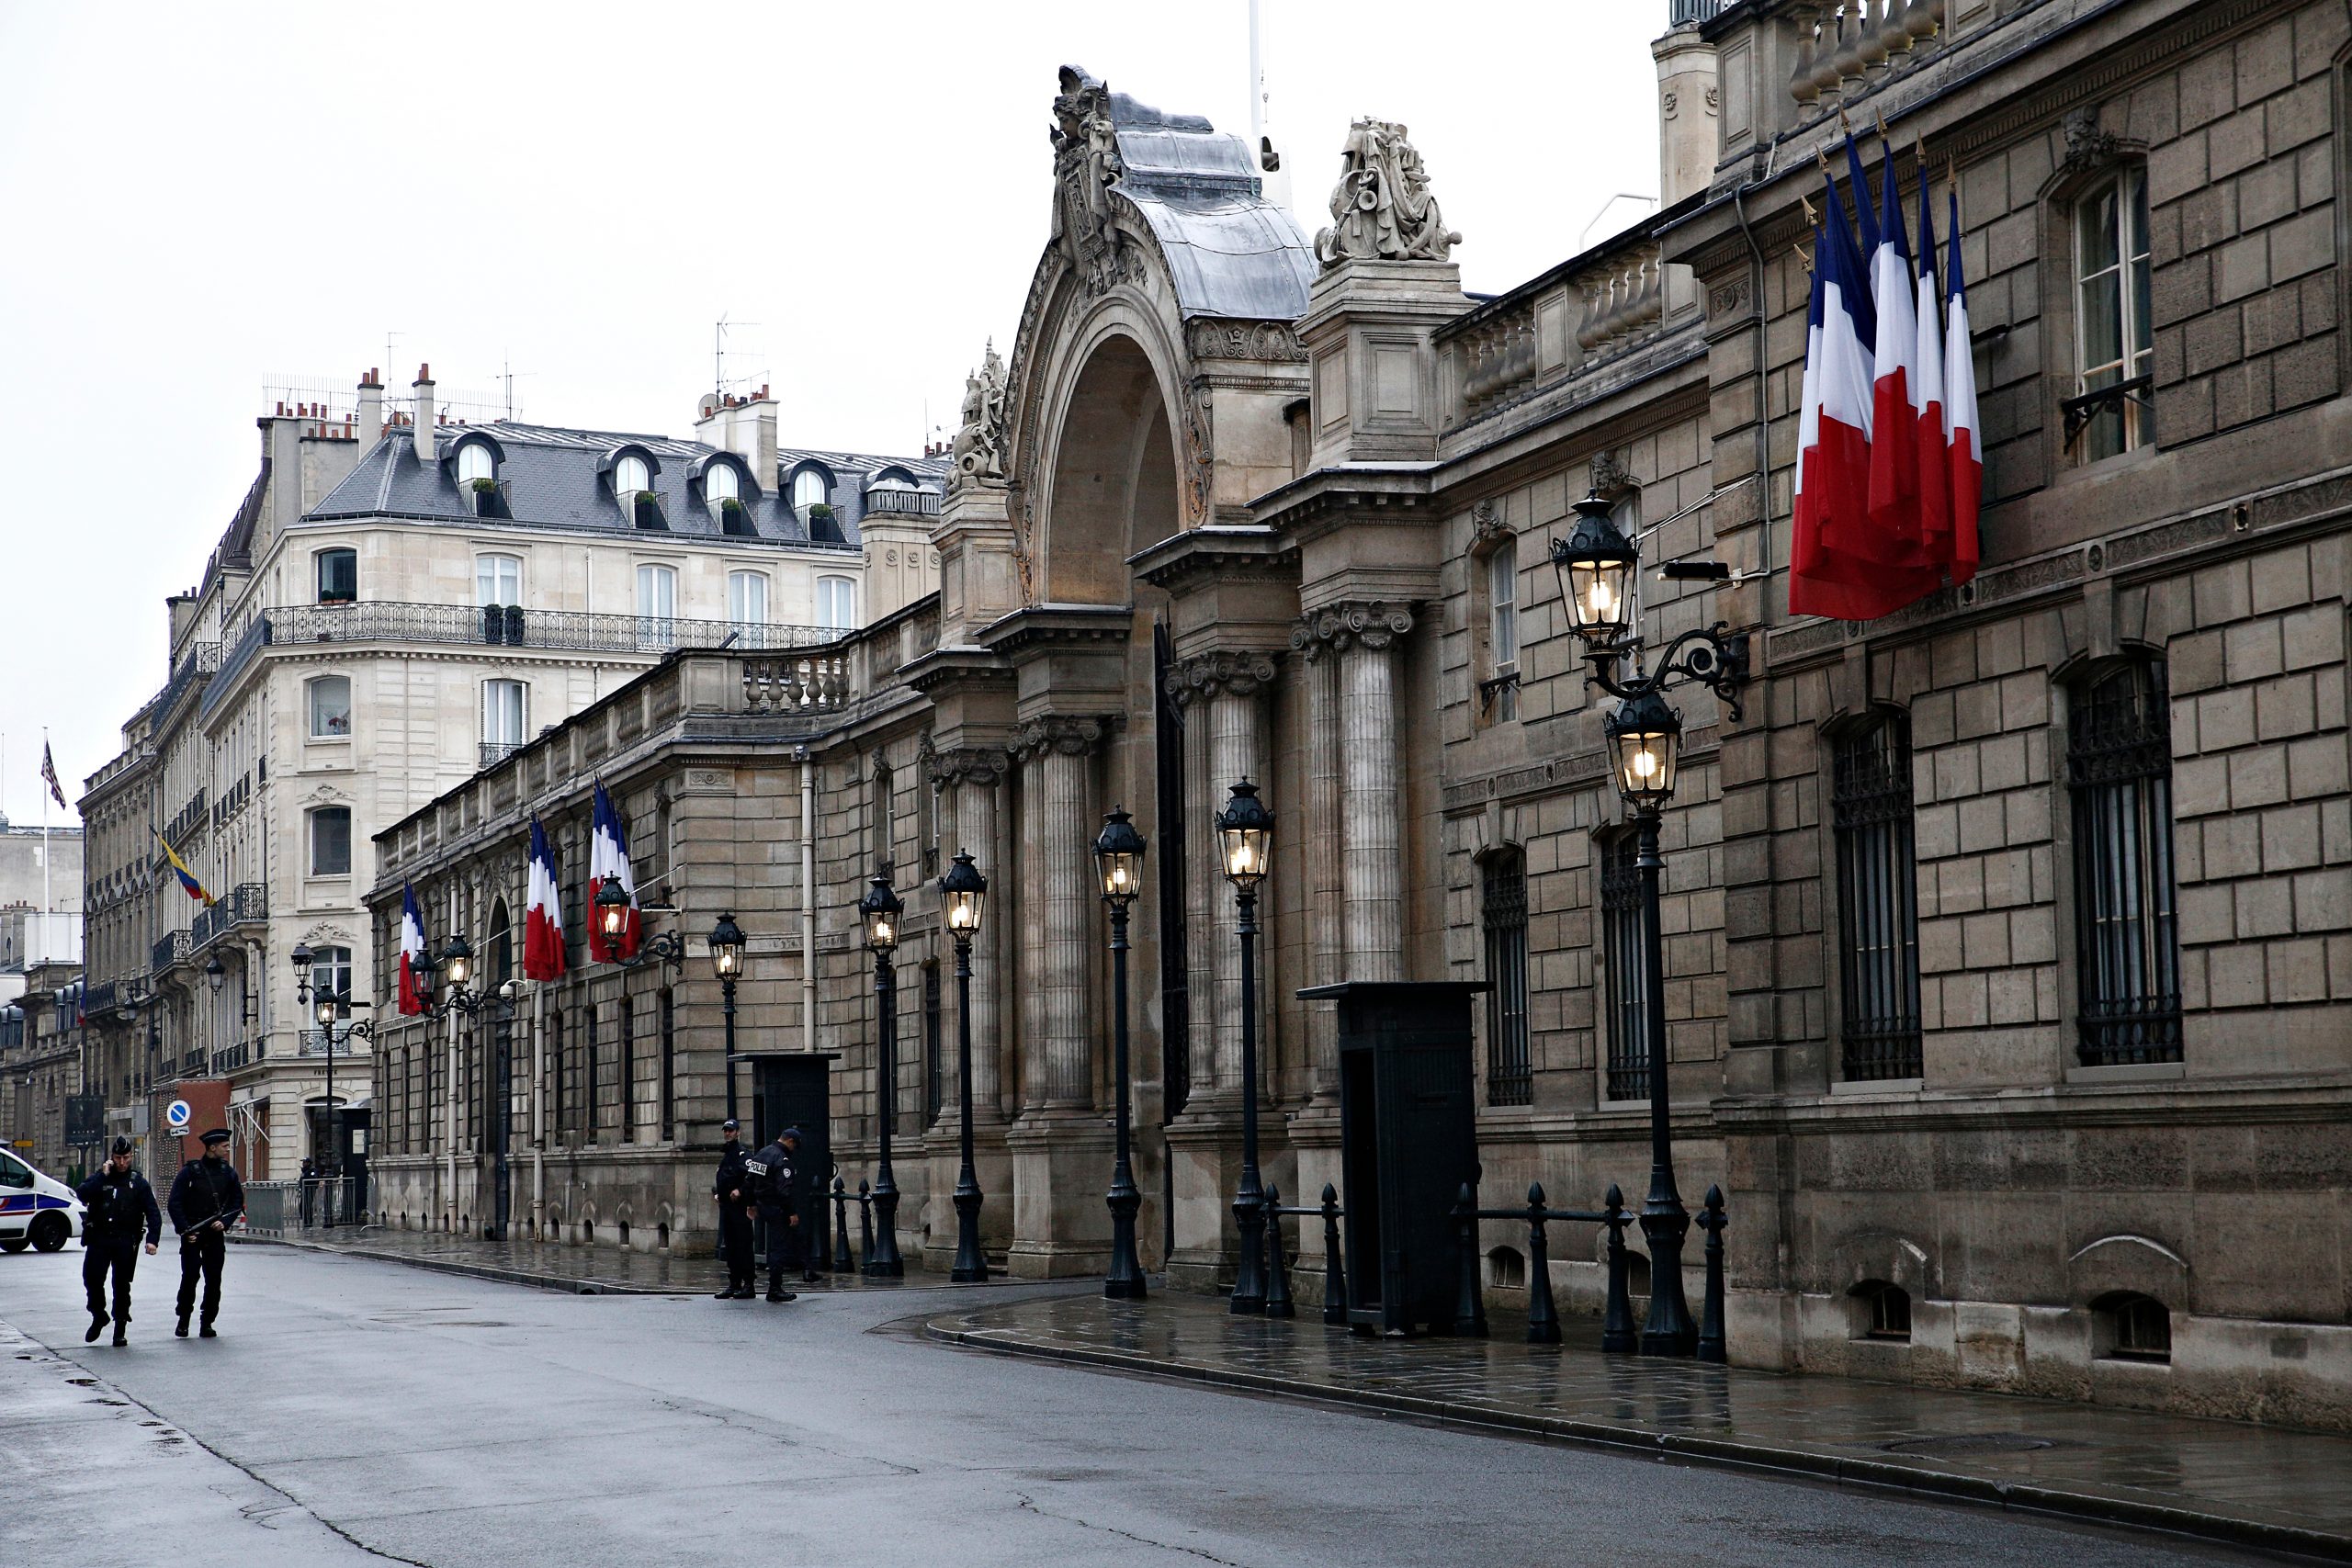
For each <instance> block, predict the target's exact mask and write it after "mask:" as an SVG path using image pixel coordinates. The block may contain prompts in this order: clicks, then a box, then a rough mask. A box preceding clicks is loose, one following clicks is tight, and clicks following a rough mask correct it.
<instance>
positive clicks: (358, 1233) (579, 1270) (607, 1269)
mask: <svg viewBox="0 0 2352 1568" xmlns="http://www.w3.org/2000/svg"><path fill="white" fill-rule="evenodd" d="M232 1239H233V1240H235V1241H237V1242H239V1243H241V1244H243V1245H244V1246H248V1247H298V1248H301V1249H303V1250H306V1251H311V1252H333V1253H340V1254H342V1255H343V1256H345V1257H347V1258H373V1259H376V1260H377V1261H379V1262H384V1263H404V1264H406V1265H408V1266H409V1267H410V1268H412V1269H435V1270H438V1271H439V1272H441V1273H445V1274H463V1275H466V1276H468V1277H469V1278H472V1279H476V1280H497V1281H499V1282H501V1283H503V1284H509V1285H529V1286H531V1287H533V1288H535V1289H537V1290H543V1291H569V1292H571V1293H573V1294H575V1295H582V1296H601V1295H624V1296H677V1295H699V1294H703V1293H706V1292H711V1291H716V1290H718V1288H719V1286H720V1285H722V1284H724V1283H725V1282H726V1269H725V1268H724V1267H723V1266H722V1265H721V1264H720V1263H719V1261H718V1259H717V1258H670V1257H668V1256H667V1255H665V1254H662V1253H658V1252H633V1251H629V1250H628V1249H626V1248H622V1247H571V1246H567V1245H565V1244H564V1243H561V1242H533V1241H488V1240H484V1239H482V1238H481V1237H479V1236H452V1235H442V1234H440V1233H438V1232H435V1231H397V1230H378V1229H374V1228H368V1229H362V1230H345V1229H337V1230H327V1229H323V1228H314V1229H311V1230H307V1231H304V1232H302V1233H300V1235H287V1236H277V1235H249V1234H245V1233H242V1232H241V1233H239V1234H238V1235H235V1236H234V1237H233V1238H232ZM759 1278H760V1281H761V1284H762V1286H763V1288H764V1286H765V1283H766V1280H767V1274H766V1270H765V1269H762V1270H761V1271H760V1275H759ZM996 1282H998V1281H997V1279H996V1278H991V1280H989V1283H991V1284H994V1283H996ZM1021 1282H1022V1283H1034V1282H1035V1281H1029V1280H1024V1281H1021ZM786 1286H787V1288H788V1289H791V1290H795V1291H924V1290H932V1291H936V1290H947V1289H950V1288H953V1289H956V1290H959V1291H966V1290H972V1289H976V1288H977V1287H974V1286H971V1285H951V1281H950V1280H948V1278H947V1276H946V1275H944V1274H933V1273H927V1272H925V1271H924V1270H923V1269H922V1266H921V1264H920V1262H919V1261H918V1260H917V1259H915V1258H909V1259H908V1260H907V1274H906V1278H905V1279H903V1280H867V1279H865V1278H864V1277H862V1276H860V1275H858V1274H855V1273H849V1274H830V1273H828V1274H820V1275H819V1276H818V1278H817V1281H816V1283H814V1284H802V1283H801V1282H800V1281H799V1280H787V1281H786Z"/></svg>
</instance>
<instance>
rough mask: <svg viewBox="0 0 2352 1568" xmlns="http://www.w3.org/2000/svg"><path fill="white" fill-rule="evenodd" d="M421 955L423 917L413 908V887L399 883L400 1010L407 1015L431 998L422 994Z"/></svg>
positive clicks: (422, 1007)
mask: <svg viewBox="0 0 2352 1568" xmlns="http://www.w3.org/2000/svg"><path fill="white" fill-rule="evenodd" d="M423 959H424V915H423V914H421V913H419V912H418V910H417V908H416V889H415V888H413V887H412V886H409V885H408V884H406V883H402V884H401V1012H402V1013H404V1014H407V1015H408V1016H410V1017H414V1016H415V1015H416V1014H418V1013H421V1012H424V1011H426V1010H428V1009H429V1008H431V1006H432V1004H433V998H431V997H429V996H427V995H425V991H424V984H423V980H424V976H421V975H419V974H418V973H417V965H418V964H419V963H420V962H421V961H422V960H423Z"/></svg>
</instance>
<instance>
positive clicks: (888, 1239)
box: [843, 872, 907, 1280]
mask: <svg viewBox="0 0 2352 1568" xmlns="http://www.w3.org/2000/svg"><path fill="white" fill-rule="evenodd" d="M857 912H858V916H859V918H860V919H862V920H863V921H864V923H865V945H866V948H867V949H868V951H870V952H871V953H873V954H874V998H875V1001H876V1005H877V1008H878V1010H879V1011H880V1014H881V1016H880V1018H879V1020H878V1021H877V1027H876V1039H875V1068H874V1073H875V1089H876V1113H877V1114H876V1118H875V1120H876V1122H877V1124H878V1131H877V1137H876V1142H877V1145H878V1146H877V1148H876V1163H875V1170H874V1190H873V1193H872V1196H873V1200H874V1229H875V1233H876V1234H875V1238H874V1242H873V1245H872V1246H871V1247H869V1248H868V1249H867V1252H866V1255H865V1274H866V1277H867V1278H869V1279H876V1280H897V1279H902V1278H904V1277H905V1275H906V1272H907V1264H906V1259H904V1258H901V1257H899V1183H898V1179H897V1178H896V1177H895V1176H894V1175H892V1173H891V1170H890V1128H891V1124H892V1123H893V1122H896V1121H898V1119H899V967H898V964H897V961H896V960H895V959H894V958H893V956H892V955H893V954H894V953H896V952H897V951H898V947H899V917H900V916H901V915H903V914H905V913H906V906H905V905H904V904H903V903H902V902H900V900H899V895H898V894H897V892H896V891H894V890H893V889H892V888H891V886H890V879H889V877H888V876H887V875H885V874H882V873H880V872H876V873H875V875H874V886H871V887H868V888H867V889H866V890H865V897H863V898H860V899H859V900H858V901H857ZM843 1245H844V1246H846V1245H847V1243H846V1242H844V1243H843Z"/></svg>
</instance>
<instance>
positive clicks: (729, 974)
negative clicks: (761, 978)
mask: <svg viewBox="0 0 2352 1568" xmlns="http://www.w3.org/2000/svg"><path fill="white" fill-rule="evenodd" d="M710 966H711V968H712V970H713V971H715V972H716V973H717V974H718V1012H719V1016H720V1017H721V1018H724V1019H725V1020H726V1021H727V1119H728V1120H729V1122H732V1121H734V1120H735V982H736V981H737V980H738V979H740V978H741V976H742V973H743V930H742V928H741V926H738V925H737V924H736V923H735V917H734V916H733V915H721V916H719V917H718V924H717V925H715V926H713V927H711V928H710Z"/></svg>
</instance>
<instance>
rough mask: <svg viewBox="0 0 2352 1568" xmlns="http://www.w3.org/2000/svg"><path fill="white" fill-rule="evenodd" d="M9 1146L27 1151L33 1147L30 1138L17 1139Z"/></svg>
mask: <svg viewBox="0 0 2352 1568" xmlns="http://www.w3.org/2000/svg"><path fill="white" fill-rule="evenodd" d="M11 1146H12V1147H15V1148H19V1149H28V1148H31V1147H32V1146H33V1141H32V1140H31V1139H30V1138H18V1139H17V1141H16V1143H15V1144H14V1145H11Z"/></svg>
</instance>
